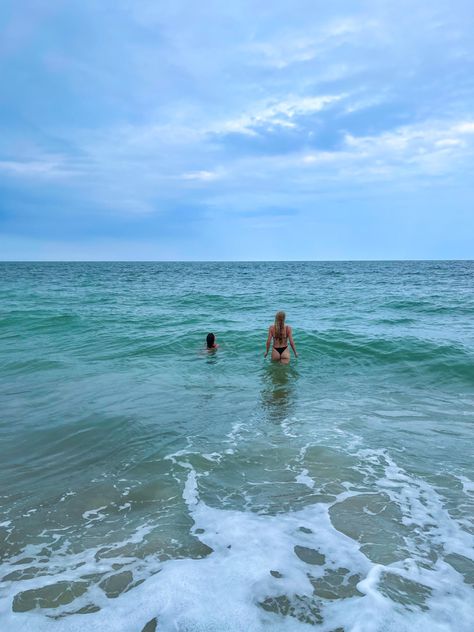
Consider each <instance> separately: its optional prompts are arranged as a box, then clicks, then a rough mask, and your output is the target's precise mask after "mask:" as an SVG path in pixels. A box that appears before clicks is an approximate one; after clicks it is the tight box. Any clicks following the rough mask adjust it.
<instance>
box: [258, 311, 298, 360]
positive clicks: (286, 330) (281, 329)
mask: <svg viewBox="0 0 474 632" xmlns="http://www.w3.org/2000/svg"><path fill="white" fill-rule="evenodd" d="M285 318H286V315H285V312H277V313H276V315H275V323H274V324H273V325H270V327H269V328H268V338H267V350H266V351H265V354H264V355H265V358H266V357H267V355H268V351H269V349H270V344H271V342H272V338H273V347H272V360H275V361H277V362H282V363H283V364H288V362H289V361H290V350H289V349H288V341H290V345H291V348H292V349H293V353H294V354H295V358H297V357H298V354H297V353H296V348H295V343H294V342H293V334H292V331H291V327H290V326H289V325H286V324H285Z"/></svg>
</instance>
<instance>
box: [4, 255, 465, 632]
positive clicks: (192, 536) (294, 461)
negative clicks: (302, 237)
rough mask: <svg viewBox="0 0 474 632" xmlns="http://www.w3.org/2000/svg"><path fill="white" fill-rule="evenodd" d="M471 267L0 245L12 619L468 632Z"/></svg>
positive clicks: (128, 628) (114, 627) (40, 623)
mask: <svg viewBox="0 0 474 632" xmlns="http://www.w3.org/2000/svg"><path fill="white" fill-rule="evenodd" d="M473 275H474V263H473V262H404V263H396V262H393V263H377V262H370V263H369V262H357V263H350V262H348V263H342V262H341V263H300V262H298V263H297V262H295V263H182V264H180V263H23V264H20V263H18V264H14V263H3V264H0V310H1V311H0V411H1V412H0V483H1V487H0V495H1V507H2V514H1V516H0V552H1V566H0V580H1V583H0V629H1V630H2V631H3V630H7V631H8V632H10V631H12V632H16V631H17V630H18V631H19V630H21V631H24V630H26V631H31V632H42V631H43V630H48V631H49V630H53V631H54V630H58V631H63V630H64V631H67V632H70V631H74V630H81V632H84V630H87V631H88V632H89V631H94V630H101V631H108V630H110V631H113V632H115V631H123V632H142V630H145V631H146V632H152V631H153V630H155V629H156V630H157V631H158V632H163V631H164V632H167V631H176V630H179V631H183V632H184V631H186V632H199V631H206V632H210V631H212V632H224V631H229V632H230V631H232V632H234V631H239V632H240V631H242V632H243V631H245V632H248V631H251V632H259V631H260V630H277V631H280V630H281V631H289V632H299V631H300V630H308V631H309V630H313V629H315V628H317V629H318V630H322V631H325V632H336V631H337V632H343V631H344V632H350V631H360V632H371V631H374V632H375V631H380V632H381V631H387V630H397V631H404V630H406V631H412V630H413V629H420V630H430V632H438V631H440V632H441V631H443V632H445V631H450V630H453V631H454V630H455V631H456V632H462V631H466V632H468V631H469V632H470V631H471V630H472V629H474V605H473V604H474V591H473V582H474V553H473V543H474V537H473V533H474V532H473V507H474V471H473V470H474V467H473V450H472V445H473V442H472V439H473V434H474V432H473V422H474V283H473V278H474V277H473ZM279 309H284V310H286V313H287V322H288V323H289V324H291V325H292V327H293V330H294V338H295V343H296V346H297V350H298V352H299V358H298V360H295V359H294V358H292V361H291V364H290V365H289V366H282V365H279V364H272V363H271V362H270V361H269V360H268V359H267V360H264V358H263V352H264V348H265V339H266V331H267V328H268V325H269V324H270V323H271V322H272V319H273V315H274V313H275V312H276V311H277V310H279ZM208 331H214V332H215V333H216V335H217V339H218V342H219V344H220V345H221V347H220V349H219V350H218V352H217V353H216V354H213V355H209V354H206V353H204V352H203V343H204V339H205V335H206V333H207V332H208Z"/></svg>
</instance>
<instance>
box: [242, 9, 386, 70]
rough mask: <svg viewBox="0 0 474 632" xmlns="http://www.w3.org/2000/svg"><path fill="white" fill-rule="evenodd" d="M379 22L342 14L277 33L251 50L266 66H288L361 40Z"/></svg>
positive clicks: (253, 45) (373, 29)
mask: <svg viewBox="0 0 474 632" xmlns="http://www.w3.org/2000/svg"><path fill="white" fill-rule="evenodd" d="M378 27H379V23H378V22H377V21H376V20H374V19H361V18H355V17H354V18H349V17H347V18H339V19H335V20H332V21H329V22H326V23H325V24H323V25H321V26H320V27H316V28H310V29H308V28H307V27H305V29H304V30H299V31H293V32H285V31H283V32H281V31H279V32H278V33H277V34H276V37H273V38H272V39H268V40H266V41H262V42H257V43H253V44H251V45H249V46H248V47H247V50H248V51H249V52H250V53H251V54H252V55H253V57H254V60H255V61H256V62H257V63H260V64H262V65H263V66H268V67H272V68H277V69H279V70H281V69H284V68H286V67H288V66H291V65H292V64H296V63H302V62H307V61H311V60H314V59H319V58H321V57H322V56H323V55H326V54H327V53H329V52H330V51H331V50H332V49H333V48H334V47H337V46H340V45H341V44H343V43H346V42H348V41H354V40H356V41H357V40H358V39H359V38H360V37H361V36H363V35H365V36H366V35H367V33H368V32H372V33H374V32H376V31H377V28H378Z"/></svg>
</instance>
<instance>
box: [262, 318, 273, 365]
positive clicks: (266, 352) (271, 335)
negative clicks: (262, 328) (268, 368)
mask: <svg viewBox="0 0 474 632" xmlns="http://www.w3.org/2000/svg"><path fill="white" fill-rule="evenodd" d="M272 338H273V325H270V327H269V328H268V338H267V350H266V351H265V353H264V354H263V357H264V358H266V357H267V355H268V351H269V349H270V343H271V342H272Z"/></svg>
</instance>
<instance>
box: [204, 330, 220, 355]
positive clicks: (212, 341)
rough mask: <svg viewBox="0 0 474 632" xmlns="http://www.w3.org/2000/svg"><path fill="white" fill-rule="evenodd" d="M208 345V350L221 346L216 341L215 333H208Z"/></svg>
mask: <svg viewBox="0 0 474 632" xmlns="http://www.w3.org/2000/svg"><path fill="white" fill-rule="evenodd" d="M206 347H207V350H208V351H215V350H216V349H218V348H219V345H218V344H217V343H216V337H215V335H214V334H207V336H206Z"/></svg>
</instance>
